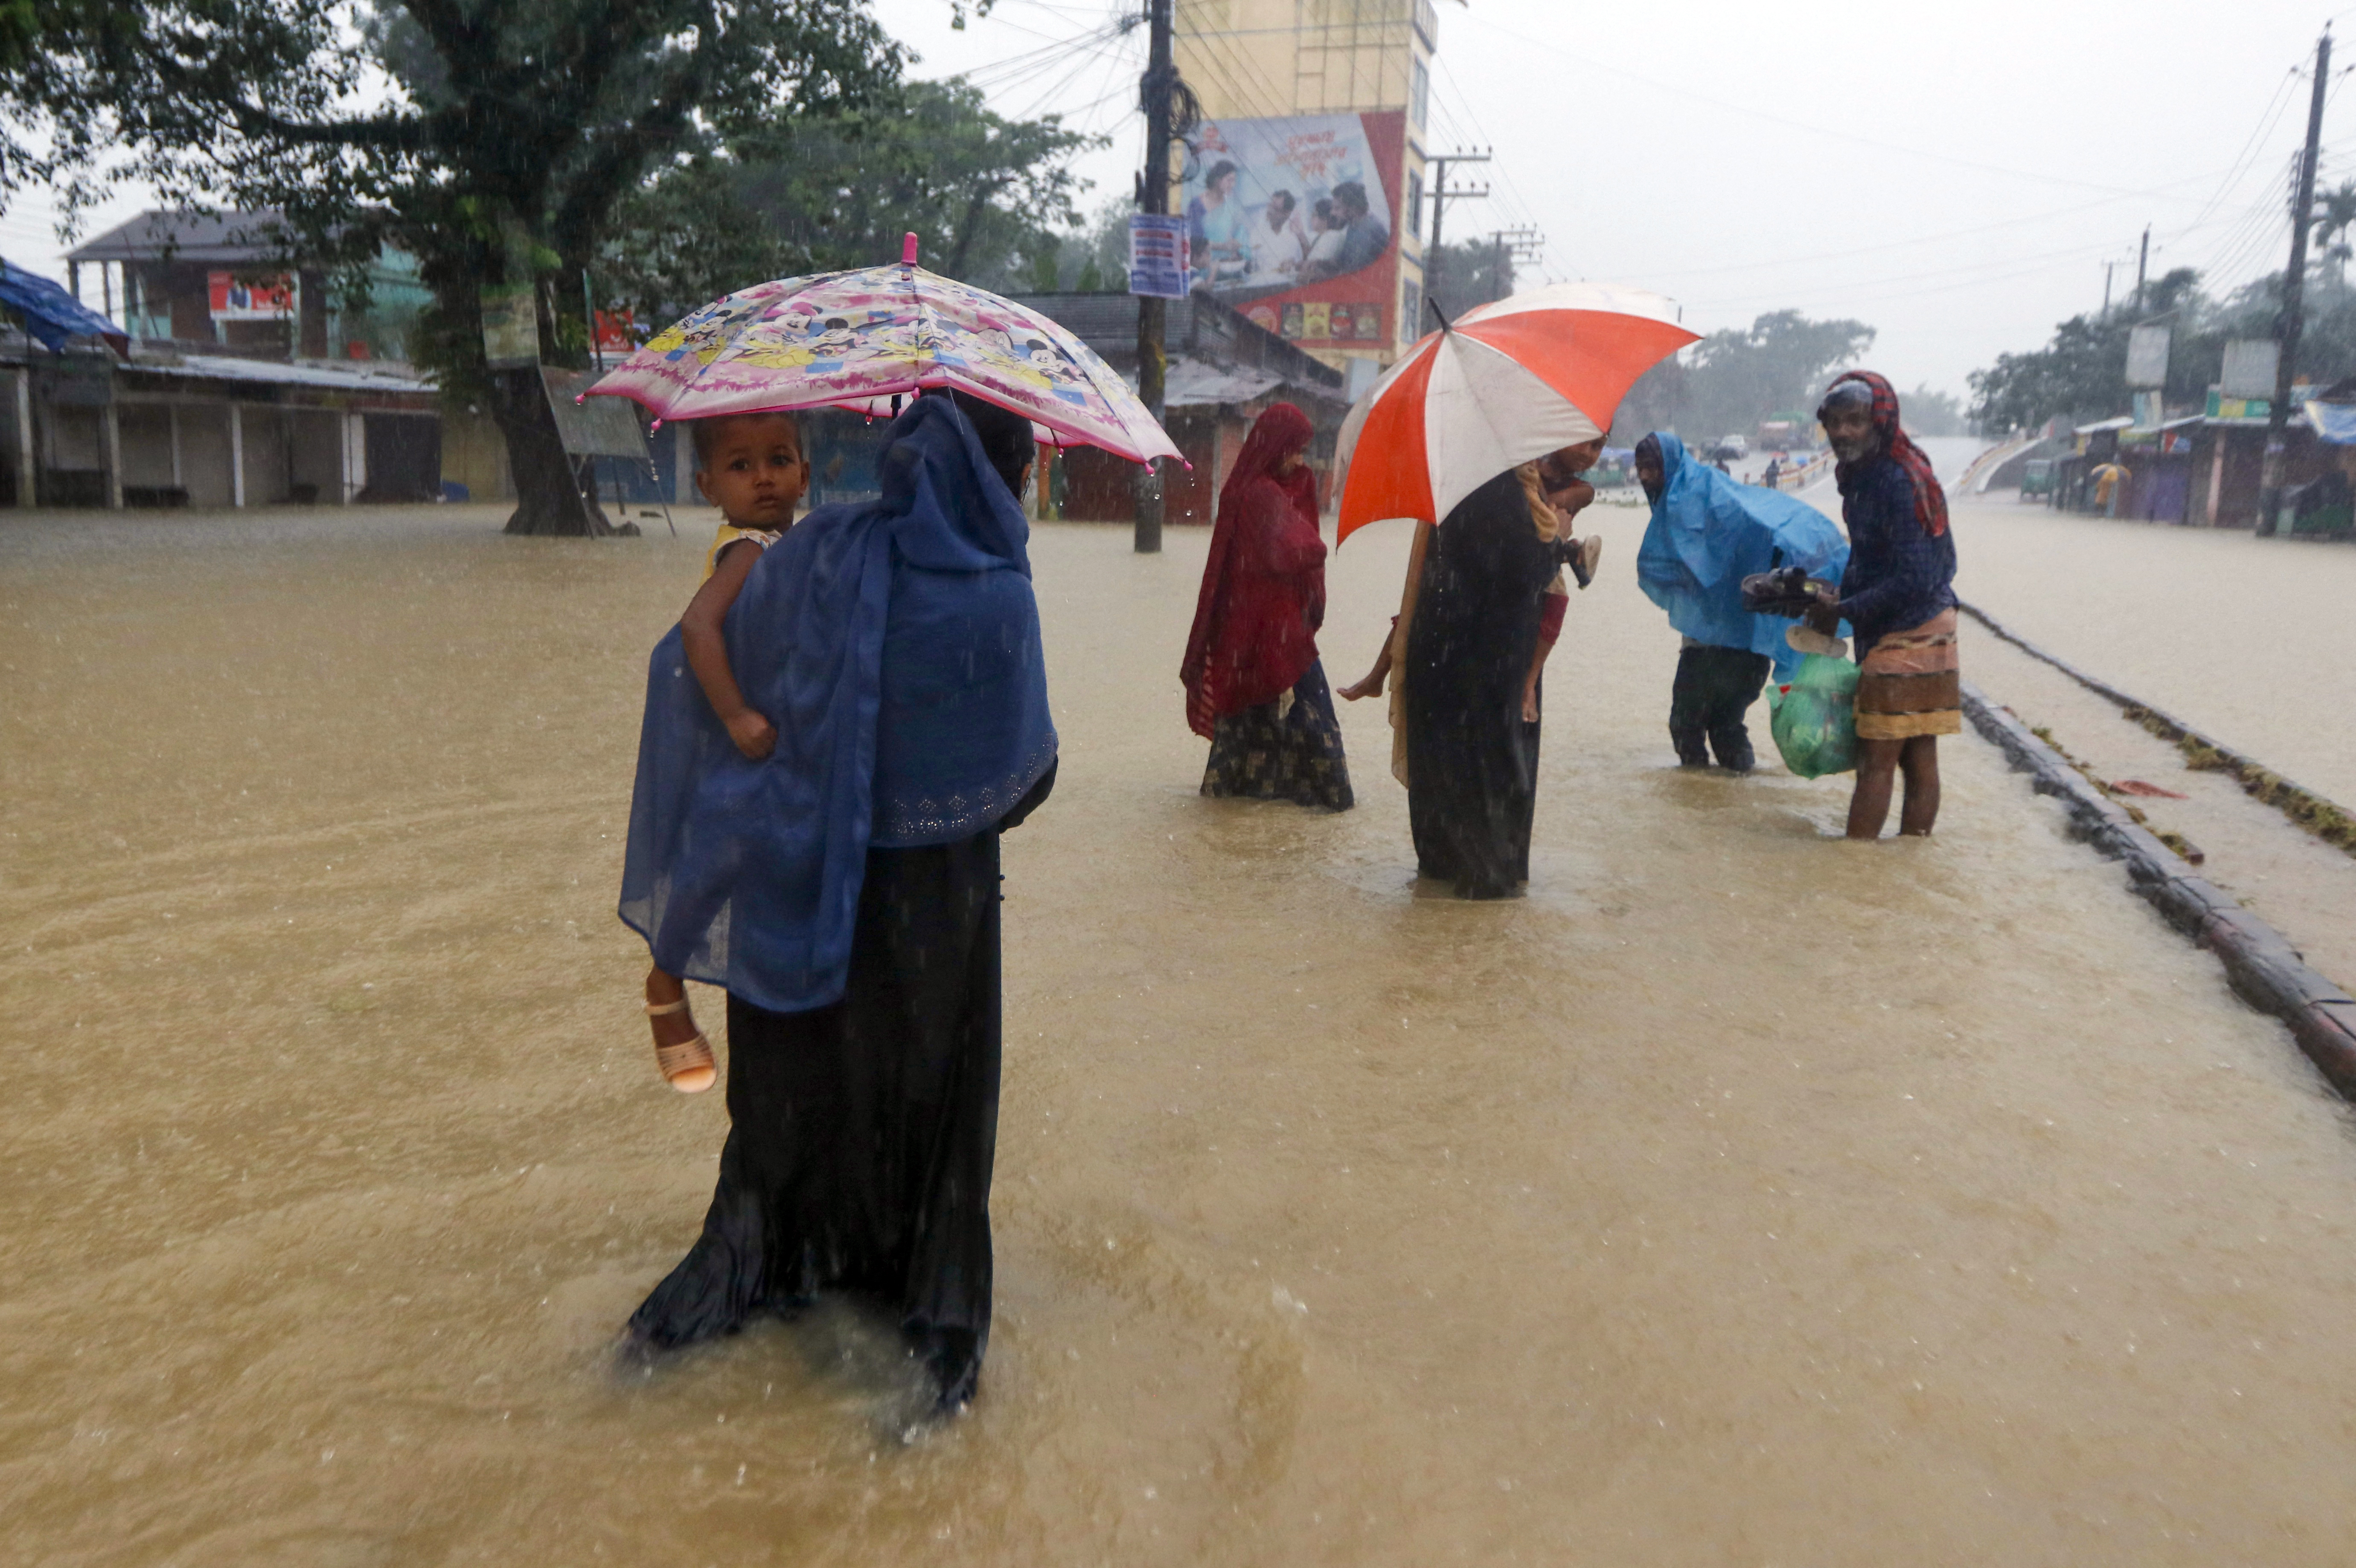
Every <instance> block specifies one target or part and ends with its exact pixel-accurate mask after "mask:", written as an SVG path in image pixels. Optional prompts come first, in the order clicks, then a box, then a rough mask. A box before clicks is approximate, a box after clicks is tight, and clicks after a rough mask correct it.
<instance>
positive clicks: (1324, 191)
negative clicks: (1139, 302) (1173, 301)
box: [1184, 110, 1415, 349]
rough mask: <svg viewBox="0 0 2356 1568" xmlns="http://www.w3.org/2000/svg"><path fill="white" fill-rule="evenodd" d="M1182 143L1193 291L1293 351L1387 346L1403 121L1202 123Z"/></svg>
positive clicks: (1329, 118)
mask: <svg viewBox="0 0 2356 1568" xmlns="http://www.w3.org/2000/svg"><path fill="white" fill-rule="evenodd" d="M1192 142H1193V147H1194V156H1193V157H1192V158H1190V159H1189V160H1188V167H1187V176H1186V183H1185V208H1184V211H1185V216H1186V228H1187V238H1188V241H1189V250H1190V257H1189V260H1190V263H1191V266H1192V270H1193V271H1192V276H1193V280H1194V286H1195V287H1197V288H1204V289H1208V290H1210V291H1211V293H1214V294H1215V295H1217V296H1218V297H1219V299H1220V300H1221V301H1223V302H1224V303H1226V304H1229V305H1232V306H1234V307H1235V308H1236V309H1237V310H1239V311H1241V312H1242V313H1243V314H1244V315H1247V316H1248V317H1250V318H1251V320H1253V321H1254V322H1256V323H1258V325H1261V326H1263V327H1265V328H1267V329H1268V330H1269V331H1270V332H1274V333H1278V334H1280V335H1281V336H1284V337H1287V338H1290V339H1291V340H1292V341H1294V342H1296V343H1299V344H1301V345H1302V346H1303V347H1312V348H1365V349H1378V348H1387V347H1390V346H1391V345H1392V344H1393V343H1395V342H1396V341H1397V340H1398V336H1399V333H1398V325H1399V324H1398V315H1397V312H1398V273H1399V232H1400V229H1402V228H1403V227H1412V226H1413V224H1414V223H1415V215H1413V214H1411V213H1406V214H1403V213H1402V212H1401V211H1400V209H1399V198H1400V195H1401V193H1402V191H1403V190H1404V188H1405V185H1406V181H1405V179H1404V177H1403V167H1404V164H1405V160H1406V148H1407V119H1406V115H1405V113H1404V112H1402V111H1398V110H1386V111H1381V112H1375V113H1368V114H1303V115H1294V116H1290V117H1287V118H1284V119H1279V120H1217V121H1206V122H1205V123H1203V124H1202V125H1201V126H1200V127H1199V128H1198V133H1197V134H1196V135H1195V136H1194V138H1192ZM1410 325H1412V324H1410Z"/></svg>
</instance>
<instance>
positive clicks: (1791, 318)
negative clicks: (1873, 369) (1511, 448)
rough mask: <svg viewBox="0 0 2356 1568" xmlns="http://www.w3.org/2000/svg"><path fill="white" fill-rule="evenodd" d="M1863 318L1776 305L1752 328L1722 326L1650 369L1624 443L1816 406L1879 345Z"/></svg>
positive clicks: (1621, 422)
mask: <svg viewBox="0 0 2356 1568" xmlns="http://www.w3.org/2000/svg"><path fill="white" fill-rule="evenodd" d="M1874 336H1875V333H1874V329H1873V328H1872V327H1870V326H1868V325H1865V323H1863V322H1861V321H1848V320H1834V321H1813V320H1811V319H1809V318H1808V317H1807V316H1805V315H1802V314H1800V313H1799V312H1798V311H1796V310H1779V311H1772V312H1770V313H1769V314H1767V315H1762V316H1760V317H1759V318H1758V319H1757V320H1755V321H1753V322H1752V323H1751V325H1750V326H1748V327H1731V328H1729V329H1728V330H1726V331H1724V332H1714V333H1712V334H1710V335H1709V336H1708V337H1705V338H1703V339H1702V340H1701V341H1700V342H1699V343H1697V344H1695V345H1694V346H1693V347H1690V348H1688V349H1687V350H1686V351H1685V352H1684V353H1682V354H1679V355H1676V356H1673V357H1670V358H1668V359H1665V360H1663V361H1662V362H1661V363H1660V364H1658V365H1656V366H1655V367H1654V368H1652V369H1651V370H1649V371H1647V372H1646V373H1645V374H1644V377H1643V379H1640V380H1638V381H1637V383H1636V384H1635V386H1633V388H1631V389H1629V392H1628V396H1627V397H1626V398H1625V399H1624V400H1622V403H1621V406H1620V416H1619V419H1618V420H1617V421H1616V422H1615V423H1614V425H1613V429H1614V430H1615V431H1617V432H1620V436H1619V438H1618V439H1620V440H1621V442H1622V444H1626V443H1631V442H1633V441H1634V440H1635V439H1636V438H1637V437H1640V436H1642V435H1644V433H1645V432H1647V431H1653V430H1676V431H1678V432H1681V433H1683V434H1684V435H1685V436H1686V438H1687V441H1688V442H1689V443H1706V442H1715V441H1716V440H1718V438H1719V437H1720V436H1722V435H1729V434H1734V433H1738V432H1749V431H1751V430H1752V429H1753V428H1755V427H1756V426H1757V425H1758V424H1759V423H1760V422H1761V421H1763V420H1766V419H1768V418H1771V417H1772V416H1773V415H1775V414H1777V413H1782V412H1785V411H1791V410H1794V409H1812V408H1814V407H1815V400H1816V398H1817V396H1818V395H1819V394H1820V393H1821V392H1822V391H1823V389H1824V386H1825V384H1826V382H1827V381H1828V380H1830V379H1831V378H1832V376H1833V374H1834V372H1836V371H1837V370H1839V369H1842V368H1846V367H1847V366H1849V365H1852V364H1854V363H1856V361H1857V359H1858V357H1859V356H1861V355H1862V354H1864V352H1865V351H1866V350H1867V349H1868V348H1870V347H1873V339H1874Z"/></svg>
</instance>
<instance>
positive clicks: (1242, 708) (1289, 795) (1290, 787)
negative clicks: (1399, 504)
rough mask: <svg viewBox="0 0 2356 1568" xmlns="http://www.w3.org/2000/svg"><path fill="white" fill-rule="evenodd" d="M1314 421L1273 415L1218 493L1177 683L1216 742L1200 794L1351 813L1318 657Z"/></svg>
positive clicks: (1320, 553) (1321, 612)
mask: <svg viewBox="0 0 2356 1568" xmlns="http://www.w3.org/2000/svg"><path fill="white" fill-rule="evenodd" d="M1314 433H1315V432H1314V431H1313V430H1312V427H1311V425H1310V423H1309V416H1308V415H1307V414H1304V413H1302V412H1301V411H1300V410H1299V409H1297V408H1295V407H1293V406H1292V405H1291V404H1290V403H1275V404H1271V405H1270V406H1269V408H1268V410H1267V411H1265V412H1263V413H1262V414H1261V415H1260V416H1259V418H1258V420H1256V421H1253V423H1252V428H1251V433H1250V434H1249V435H1248V436H1247V437H1245V438H1244V446H1243V451H1242V452H1241V453H1237V457H1236V465H1235V467H1234V468H1233V469H1232V470H1231V471H1230V472H1229V473H1228V475H1227V482H1226V485H1223V486H1222V487H1221V488H1220V490H1219V515H1218V520H1217V523H1216V524H1215V526H1214V528H1213V529H1212V532H1211V553H1210V558H1209V559H1208V560H1205V562H1204V565H1203V588H1202V592H1201V594H1200V596H1199V597H1198V598H1197V599H1196V601H1195V605H1194V631H1193V633H1192V634H1191V635H1189V636H1188V637H1187V639H1186V657H1185V660H1184V662H1183V664H1182V665H1181V666H1180V667H1179V671H1178V678H1179V680H1180V681H1181V682H1183V684H1184V686H1185V688H1186V722H1187V724H1188V726H1189V727H1190V728H1192V729H1193V730H1194V733H1196V734H1197V735H1200V736H1202V737H1203V738H1204V739H1205V740H1206V741H1210V742H1211V756H1210V760H1209V762H1208V763H1205V766H1204V769H1203V793H1204V794H1205V795H1239V796H1244V797H1248V798H1250V799H1254V800H1290V801H1293V802H1295V803H1297V804H1299V805H1311V806H1324V807H1326V808H1328V809H1330V810H1333V811H1347V810H1349V809H1350V806H1351V805H1352V804H1353V802H1352V797H1351V795H1350V767H1349V763H1348V762H1347V761H1346V760H1345V759H1344V756H1343V754H1342V726H1341V724H1340V722H1339V721H1338V720H1336V719H1335V718H1334V715H1333V693H1332V692H1331V691H1330V690H1328V689H1327V688H1326V685H1325V669H1324V667H1323V665H1322V664H1320V663H1319V662H1318V658H1317V631H1318V628H1319V627H1321V626H1323V624H1325V541H1324V540H1323V539H1320V538H1319V537H1318V534H1317V475H1315V473H1313V472H1312V470H1311V469H1310V467H1309V465H1308V464H1306V463H1304V462H1303V461H1302V453H1305V452H1307V451H1308V449H1309V442H1310V438H1311V436H1312V434H1314Z"/></svg>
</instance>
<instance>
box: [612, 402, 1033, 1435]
mask: <svg viewBox="0 0 2356 1568" xmlns="http://www.w3.org/2000/svg"><path fill="white" fill-rule="evenodd" d="M1032 450H1033V449H1032V442H1031V425H1030V421H1028V420H1027V419H1025V418H1023V417H1021V416H1018V415H1013V414H1009V413H1006V412H1004V411H1001V410H998V409H996V408H993V407H991V405H989V404H986V403H981V402H980V401H978V400H970V399H969V398H967V396H966V395H965V394H963V393H958V394H957V395H956V397H955V399H954V400H953V399H952V398H950V397H948V396H946V395H931V396H926V397H923V398H919V399H918V400H916V404H915V405H914V406H912V407H911V408H910V409H909V411H907V412H906V413H905V414H903V415H901V416H900V418H899V419H898V420H897V421H895V423H894V427H893V433H892V438H891V440H890V441H889V442H888V443H887V445H886V447H885V450H884V453H883V462H882V468H883V498H882V499H881V500H880V501H878V502H875V503H873V504H870V505H867V506H864V507H826V508H821V509H819V511H816V512H813V513H811V514H810V515H809V517H807V518H806V519H804V520H803V522H802V523H801V524H800V526H799V527H798V528H795V529H794V530H793V532H792V533H790V534H788V535H787V537H786V539H784V540H781V541H780V542H779V543H778V544H777V545H776V547H774V548H773V549H771V550H770V551H769V552H768V553H767V554H766V555H765V556H764V557H763V558H762V560H760V561H759V562H758V563H757V564H756V565H755V568H754V571H753V574H752V575H751V576H750V577H749V578H748V579H747V580H746V581H745V585H744V592H743V594H742V596H741V597H740V598H739V599H738V601H737V603H736V605H735V607H734V609H732V610H731V611H730V613H729V619H728V623H727V637H728V645H729V657H730V662H731V664H732V666H733V667H734V669H735V671H736V675H737V678H738V679H739V681H740V682H741V683H742V684H743V686H744V692H745V696H746V699H747V700H748V701H750V702H751V703H753V705H754V706H755V707H757V708H759V709H761V710H762V711H763V712H764V714H765V715H766V717H768V718H769V719H770V720H771V721H772V722H773V723H774V724H775V725H776V731H777V736H778V741H777V750H776V753H775V754H774V755H773V756H771V757H769V758H767V759H766V760H763V761H759V762H748V761H744V760H743V759H741V758H740V757H738V756H737V754H736V753H735V752H734V750H733V748H730V747H728V746H727V745H725V743H724V742H725V735H724V731H721V732H718V733H717V736H716V738H715V735H714V733H712V722H713V721H712V720H711V717H710V713H709V710H708V705H705V706H704V707H702V708H699V706H698V704H699V703H700V701H701V698H700V696H699V695H698V694H697V693H695V692H694V691H692V690H690V689H689V687H690V686H691V684H692V683H691V682H687V683H684V684H682V683H683V681H684V677H683V676H681V675H680V672H679V670H678V668H677V664H678V660H677V658H676V656H675V655H674V654H673V653H672V652H670V651H669V650H670V649H671V645H672V641H673V639H666V641H665V643H664V644H662V645H658V647H657V650H656V655H655V658H654V663H653V668H652V671H651V676H650V688H649V693H648V711H647V720H646V730H645V732H644V735H643V736H642V738H641V741H640V745H639V772H638V784H637V795H636V796H635V798H634V799H633V802H632V808H631V824H630V851H629V859H628V863H627V866H626V870H625V874H624V881H623V901H622V917H623V919H624V920H625V921H626V922H627V923H629V924H631V925H632V926H634V927H636V928H637V930H639V931H640V932H641V933H645V934H646V935H647V937H648V944H649V945H650V947H652V949H653V950H654V953H655V956H656V961H657V962H658V963H659V964H660V965H662V966H663V967H664V968H665V969H667V970H669V971H670V972H672V973H674V974H682V975H686V976H689V977H691V978H694V979H701V980H705V981H708V982H710V983H712V984H717V985H723V986H725V987H727V989H728V993H729V995H728V1095H727V1097H728V1115H729V1122H730V1127H729V1133H728V1141H727V1144H726V1146H725V1147H724V1148H723V1150H722V1153H721V1157H720V1179H719V1186H718V1189H717V1190H716V1191H715V1192H714V1193H713V1195H712V1206H711V1209H710V1211H709V1212H708V1213H707V1214H706V1216H705V1218H704V1222H703V1233H702V1235H701V1237H700V1238H699V1239H698V1240H697V1242H696V1243H695V1245H694V1246H693V1248H692V1249H691V1250H690V1252H689V1253H688V1254H687V1256H686V1258H685V1259H684V1260H683V1261H682V1262H681V1263H680V1264H679V1266H678V1267H676V1268H675V1269H673V1270H672V1271H671V1273H670V1275H669V1277H667V1278H665V1279H664V1280H663V1281H662V1283H661V1284H659V1285H657V1286H656V1287H655V1289H654V1291H653V1293H652V1294H651V1295H649V1296H648V1297H647V1299H646V1301H645V1303H644V1304H643V1305H641V1306H640V1307H638V1309H637V1312H636V1313H634V1314H633V1315H632V1316H631V1318H630V1322H629V1337H630V1339H631V1341H632V1342H633V1343H634V1344H636V1345H637V1346H640V1347H643V1348H645V1349H670V1348H672V1347H676V1346H680V1345H686V1344H691V1343H693V1342H695V1341H698V1340H702V1339H712V1338H715V1337H718V1336H721V1335H724V1334H731V1333H734V1332H735V1331H736V1330H737V1329H739V1328H743V1327H744V1325H745V1324H746V1323H747V1322H748V1321H750V1320H751V1319H753V1318H754V1317H756V1316H759V1315H761V1314H763V1313H776V1314H790V1313H792V1312H795V1311H797V1310H798V1309H800V1308H801V1307H805V1306H807V1305H809V1303H810V1302H811V1300H812V1299H813V1298H814V1297H816V1296H818V1295H819V1294H820V1293H822V1292H830V1291H839V1292H842V1293H844V1294H847V1295H850V1296H855V1297H860V1298H863V1299H865V1300H867V1301H869V1302H871V1303H873V1304H874V1305H876V1306H879V1307H882V1308H883V1310H884V1311H885V1312H886V1313H888V1314H890V1315H891V1316H892V1317H894V1319H896V1321H897V1323H898V1325H899V1328H900V1330H901V1333H902V1335H903V1337H904V1338H905V1341H906V1344H907V1347H908V1350H909V1353H910V1355H911V1356H912V1357H914V1358H916V1360H917V1361H918V1362H919V1363H920V1364H921V1365H922V1366H923V1367H924V1369H925V1370H926V1372H927V1373H928V1374H929V1375H930V1378H931V1380H932V1383H933V1388H934V1391H935V1393H936V1396H937V1402H938V1406H939V1408H941V1409H942V1410H945V1411H947V1410H953V1409H955V1408H956V1407H958V1406H959V1405H962V1404H964V1403H966V1402H968V1401H969V1400H970V1399H971V1398H972V1397H973V1395H974V1392H975V1390H976V1387H977V1384H978V1381H979V1379H980V1372H981V1361H982V1356H983V1352H984V1350H985V1349H987V1346H988V1343H989V1339H990V1311H991V1243H990V1183H991V1164H992V1158H993V1153H994V1150H995V1147H996V1142H997V1130H998V1083H999V1052H1000V991H999V900H1000V893H999V871H998V867H999V846H998V840H999V836H1000V834H1001V833H1002V832H1004V831H1006V830H1007V829H1008V828H1011V827H1014V826H1016V825H1017V824H1018V823H1020V822H1021V821H1022V820H1023V818H1024V817H1025V816H1028V815H1029V814H1030V813H1031V812H1032V811H1033V809H1035V808H1036V807H1037V805H1039V804H1040V802H1041V801H1043V800H1044V799H1045V798H1046V795H1047V793H1048V791H1049V790H1050V789H1051V788H1052V787H1053V785H1054V782H1055V731H1054V729H1053V727H1052V725H1050V724H1049V722H1048V720H1047V710H1046V684H1045V672H1044V663H1043V661H1042V658H1041V653H1040V648H1039V626H1038V612H1037V607H1036V604H1035V602H1034V600H1033V595H1032V592H1031V583H1030V569H1029V561H1028V559H1027V553H1026V548H1025V547H1026V539H1027V527H1026V525H1025V523H1024V520H1023V512H1022V507H1021V506H1020V505H1019V503H1018V502H1017V501H1016V499H1015V497H1016V496H1019V495H1020V494H1021V493H1022V490H1023V484H1024V482H1025V480H1026V478H1027V476H1028V475H1027V470H1028V468H1029V466H1030V462H1031V453H1032Z"/></svg>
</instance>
